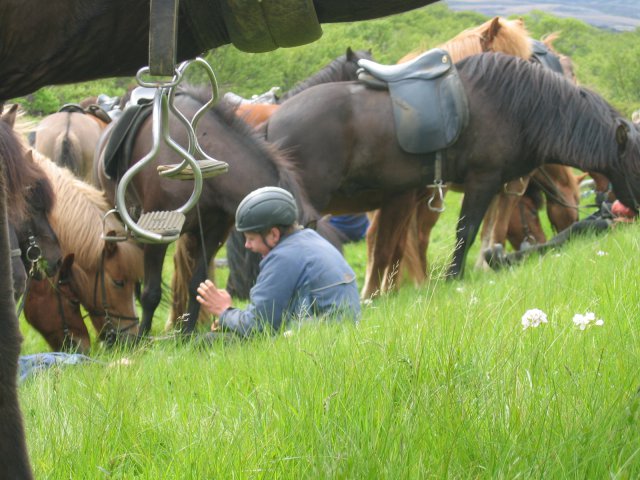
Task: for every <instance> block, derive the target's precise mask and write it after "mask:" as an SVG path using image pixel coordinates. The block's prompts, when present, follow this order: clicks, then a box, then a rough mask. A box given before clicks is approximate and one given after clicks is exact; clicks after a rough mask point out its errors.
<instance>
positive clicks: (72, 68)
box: [0, 0, 435, 101]
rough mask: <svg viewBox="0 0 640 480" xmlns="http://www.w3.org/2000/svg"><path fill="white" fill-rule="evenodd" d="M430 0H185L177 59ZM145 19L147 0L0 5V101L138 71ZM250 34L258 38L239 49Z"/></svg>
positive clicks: (312, 34) (282, 41)
mask: <svg viewBox="0 0 640 480" xmlns="http://www.w3.org/2000/svg"><path fill="white" fill-rule="evenodd" d="M434 1H435V0H313V1H312V0H264V1H262V2H237V1H236V2H231V1H229V0H220V1H209V0H184V1H182V2H180V10H179V15H178V34H177V57H178V60H185V59H188V58H193V57H195V56H196V55H200V54H202V53H203V52H205V51H207V50H211V49H212V48H215V47H219V46H221V45H225V44H228V43H232V42H233V43H234V44H236V45H237V46H239V47H241V49H243V50H245V51H254V52H258V51H265V50H272V49H274V48H276V47H277V46H295V45H302V44H304V43H309V42H311V41H313V40H315V39H316V38H317V37H318V36H319V34H320V33H321V30H320V26H319V23H332V22H352V21H356V20H367V19H372V18H377V17H383V16H386V15H391V14H394V13H399V12H405V11H408V10H411V9H414V8H418V7H422V6H424V5H428V4H430V3H433V2H434ZM160 3H161V2H156V4H160ZM164 3H165V4H167V2H164ZM243 9H244V10H243ZM245 10H246V11H245ZM149 16H150V9H149V0H110V1H108V2H105V1H103V0H83V1H81V2H80V1H73V2H69V1H62V0H34V1H30V2H1V3H0V45H3V46H5V47H3V49H2V51H1V52H0V78H2V83H1V84H0V101H2V100H7V99H9V98H15V97H19V96H22V95H25V94H28V93H31V92H33V91H35V90H37V89H38V88H40V87H43V86H45V85H51V84H62V83H73V82H83V81H86V80H92V79H96V78H104V77H116V76H129V75H133V74H135V73H136V71H137V70H138V69H139V68H140V67H142V66H144V65H148V63H149V60H148V59H149ZM318 22H319V23H318ZM167 23H169V22H167ZM165 35H166V32H165ZM249 38H250V39H257V41H255V42H254V44H253V45H249V46H248V48H242V47H243V45H242V44H243V43H244V42H243V40H246V39H249ZM274 40H275V42H274ZM7 45H8V46H10V47H9V48H6V46H7ZM76 47H78V48H76Z"/></svg>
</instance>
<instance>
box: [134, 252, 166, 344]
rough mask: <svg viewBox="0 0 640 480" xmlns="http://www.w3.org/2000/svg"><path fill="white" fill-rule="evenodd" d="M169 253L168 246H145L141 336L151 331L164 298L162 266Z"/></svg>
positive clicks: (141, 299) (141, 296)
mask: <svg viewBox="0 0 640 480" xmlns="http://www.w3.org/2000/svg"><path fill="white" fill-rule="evenodd" d="M166 252H167V245H164V244H146V245H145V246H144V287H143V289H142V295H140V304H141V305H142V321H141V322H140V335H146V334H147V333H149V330H151V323H152V322H153V314H154V312H155V311H156V308H158V305H159V304H160V299H161V297H162V264H163V262H164V256H165V253H166Z"/></svg>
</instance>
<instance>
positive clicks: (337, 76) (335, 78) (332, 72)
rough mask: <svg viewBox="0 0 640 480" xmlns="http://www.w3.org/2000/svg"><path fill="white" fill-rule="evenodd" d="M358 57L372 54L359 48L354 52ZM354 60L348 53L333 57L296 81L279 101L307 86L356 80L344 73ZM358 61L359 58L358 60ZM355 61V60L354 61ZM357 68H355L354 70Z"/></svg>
mask: <svg viewBox="0 0 640 480" xmlns="http://www.w3.org/2000/svg"><path fill="white" fill-rule="evenodd" d="M353 53H354V55H355V58H356V59H359V58H371V54H370V53H369V52H367V51H364V50H358V51H355V52H353ZM348 62H352V60H349V59H347V55H346V54H344V55H340V56H339V57H337V58H335V59H333V60H332V61H331V62H330V63H329V64H327V65H325V66H324V67H323V68H322V69H321V70H320V71H318V72H316V73H314V74H313V75H311V76H310V77H309V78H307V79H305V80H302V81H301V82H298V83H296V84H295V85H294V86H293V87H292V88H290V89H289V90H287V91H286V92H285V93H284V94H283V95H282V96H281V97H280V99H279V100H278V103H282V102H284V101H285V100H287V99H288V98H291V97H293V96H294V95H297V94H298V93H300V92H302V91H303V90H306V89H307V88H310V87H313V86H315V85H320V84H321V83H330V82H341V81H346V80H355V79H356V78H355V77H354V78H345V76H344V75H343V74H342V71H343V67H344V65H345V64H346V63H348ZM356 62H357V60H356ZM353 63H355V62H353ZM356 69H357V66H356V68H355V69H354V72H355V70H356Z"/></svg>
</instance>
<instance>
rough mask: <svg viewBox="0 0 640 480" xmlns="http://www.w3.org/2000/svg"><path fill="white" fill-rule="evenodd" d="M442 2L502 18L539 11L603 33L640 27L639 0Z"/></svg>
mask: <svg viewBox="0 0 640 480" xmlns="http://www.w3.org/2000/svg"><path fill="white" fill-rule="evenodd" d="M444 3H446V4H447V5H448V6H449V8H451V9H452V10H457V11H460V10H471V11H474V12H479V13H483V14H485V15H502V16H505V17H506V16H509V15H524V14H526V13H529V12H530V11H531V10H541V11H544V12H547V13H549V14H551V15H555V16H557V17H570V18H575V19H578V20H582V21H583V22H586V23H589V24H591V25H594V26H596V27H599V28H604V29H607V30H616V31H628V30H635V29H636V28H638V27H640V1H639V0H537V1H531V0H530V1H522V0H444Z"/></svg>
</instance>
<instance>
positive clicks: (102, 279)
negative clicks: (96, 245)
mask: <svg viewBox="0 0 640 480" xmlns="http://www.w3.org/2000/svg"><path fill="white" fill-rule="evenodd" d="M115 234H116V233H115V231H110V232H108V233H107V236H115ZM133 250H135V251H133ZM141 258H142V251H141V250H139V248H138V246H136V245H134V244H132V243H123V244H120V243H117V242H107V241H106V242H104V249H103V252H102V257H101V260H100V264H99V267H98V269H97V270H96V271H93V272H84V271H82V270H81V269H80V268H79V267H78V268H77V269H76V274H77V275H76V276H77V277H78V278H79V279H80V278H83V277H85V278H86V279H87V280H88V281H87V282H85V281H80V282H72V285H73V288H74V289H75V290H76V292H78V295H79V296H80V297H81V302H82V304H83V305H84V306H85V307H86V308H87V310H88V312H89V316H90V317H91V321H92V322H93V325H94V326H95V328H96V330H97V331H98V332H99V337H100V339H101V340H104V341H106V342H107V344H109V345H112V344H114V343H116V342H118V343H121V342H125V343H127V342H129V341H131V340H132V339H135V338H137V335H138V315H137V311H136V306H135V298H136V288H137V283H138V282H139V280H140V278H142V265H141V262H140V259H141ZM87 286H88V287H89V288H87ZM89 289H91V290H92V291H89Z"/></svg>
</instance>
